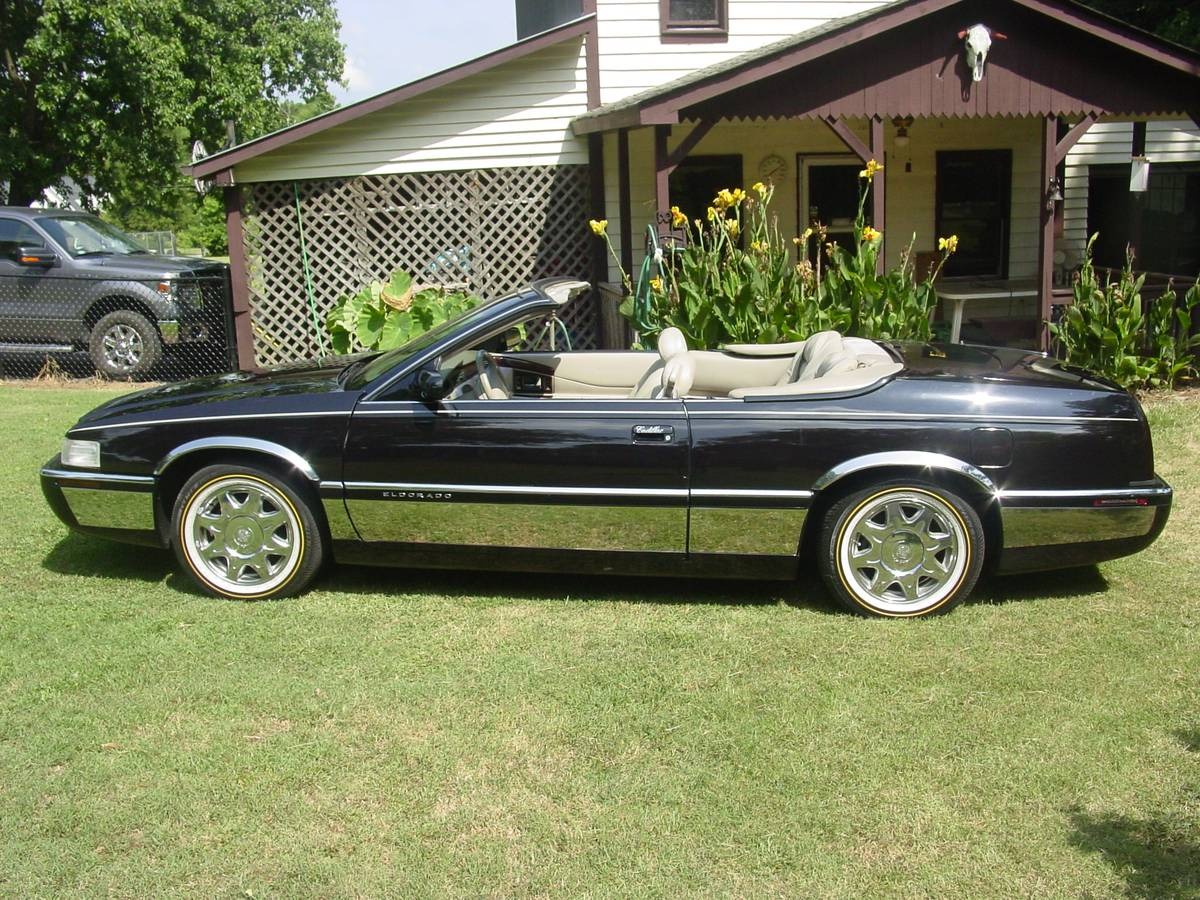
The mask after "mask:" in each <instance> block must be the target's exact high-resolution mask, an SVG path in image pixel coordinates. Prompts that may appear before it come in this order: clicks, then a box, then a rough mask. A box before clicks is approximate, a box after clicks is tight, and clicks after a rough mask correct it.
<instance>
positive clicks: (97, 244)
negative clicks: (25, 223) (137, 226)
mask: <svg viewBox="0 0 1200 900" xmlns="http://www.w3.org/2000/svg"><path fill="white" fill-rule="evenodd" d="M38 224H40V225H41V226H42V227H43V228H45V229H46V230H47V231H48V232H50V236H51V237H52V238H54V240H55V241H56V242H57V243H58V244H59V245H60V246H61V247H62V248H63V249H64V250H66V251H67V252H68V253H70V254H71V255H72V256H75V257H80V256H100V255H107V254H114V255H119V256H129V255H131V254H134V253H148V252H149V251H148V250H147V249H146V248H145V247H143V246H142V245H141V244H139V243H138V242H137V241H135V240H134V239H133V238H131V237H130V236H129V235H127V234H126V233H125V232H123V231H122V230H121V229H120V228H117V227H116V226H114V225H109V224H108V223H107V222H105V221H103V220H101V219H97V218H96V217H94V216H54V217H50V216H47V217H46V218H43V219H40V220H39V222H38Z"/></svg>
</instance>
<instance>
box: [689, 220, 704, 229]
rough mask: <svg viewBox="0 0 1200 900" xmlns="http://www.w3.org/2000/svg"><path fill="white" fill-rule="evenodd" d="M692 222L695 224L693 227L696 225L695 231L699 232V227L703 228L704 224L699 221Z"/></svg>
mask: <svg viewBox="0 0 1200 900" xmlns="http://www.w3.org/2000/svg"><path fill="white" fill-rule="evenodd" d="M692 222H694V223H695V225H696V230H697V231H699V230H700V228H701V227H702V226H703V224H704V223H703V222H701V221H700V220H699V219H692Z"/></svg>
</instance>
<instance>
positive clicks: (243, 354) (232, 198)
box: [225, 187, 258, 372]
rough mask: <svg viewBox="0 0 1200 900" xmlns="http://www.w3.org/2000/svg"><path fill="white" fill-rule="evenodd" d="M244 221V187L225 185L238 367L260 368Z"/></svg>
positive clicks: (248, 369) (250, 370) (246, 368)
mask: <svg viewBox="0 0 1200 900" xmlns="http://www.w3.org/2000/svg"><path fill="white" fill-rule="evenodd" d="M243 231H244V227H243V224H242V189H241V188H240V187H227V188H225V234H226V235H228V237H229V282H230V289H231V290H232V291H233V298H232V299H233V334H234V340H235V341H236V342H237V357H238V368H239V369H241V370H242V371H243V372H253V371H256V370H257V369H258V365H257V364H256V362H255V359H254V330H253V329H252V328H251V327H250V279H249V276H248V274H247V269H246V245H245V243H244V241H245V235H244V234H243Z"/></svg>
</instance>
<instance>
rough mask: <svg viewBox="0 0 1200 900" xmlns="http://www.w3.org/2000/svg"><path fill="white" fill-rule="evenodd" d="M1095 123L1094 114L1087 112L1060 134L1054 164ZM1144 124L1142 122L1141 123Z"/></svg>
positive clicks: (1065, 155)
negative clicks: (1069, 128) (1064, 132)
mask: <svg viewBox="0 0 1200 900" xmlns="http://www.w3.org/2000/svg"><path fill="white" fill-rule="evenodd" d="M1095 124H1096V114H1095V113H1088V114H1087V115H1086V116H1084V117H1083V118H1082V119H1080V120H1079V121H1078V122H1077V123H1075V125H1074V126H1072V128H1071V130H1070V131H1068V132H1067V133H1066V134H1064V135H1063V136H1062V140H1060V141H1059V142H1058V143H1057V144H1055V145H1054V165H1056V166H1057V165H1058V164H1059V163H1060V162H1062V161H1063V160H1064V159H1066V158H1067V154H1068V153H1070V152H1071V148H1072V147H1074V146H1075V145H1076V144H1077V143H1079V139H1080V138H1081V137H1083V135H1084V133H1085V132H1086V131H1087V130H1088V129H1089V128H1091V127H1092V126H1093V125H1095ZM1143 125H1144V123H1143Z"/></svg>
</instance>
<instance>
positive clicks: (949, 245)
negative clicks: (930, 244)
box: [938, 234, 958, 253]
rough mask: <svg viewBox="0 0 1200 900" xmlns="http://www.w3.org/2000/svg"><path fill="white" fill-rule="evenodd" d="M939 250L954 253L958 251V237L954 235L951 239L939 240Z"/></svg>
mask: <svg viewBox="0 0 1200 900" xmlns="http://www.w3.org/2000/svg"><path fill="white" fill-rule="evenodd" d="M938 249H939V250H945V251H946V252H947V253H953V252H954V251H955V250H957V249H958V235H957V234H952V235H950V237H944V238H938Z"/></svg>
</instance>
